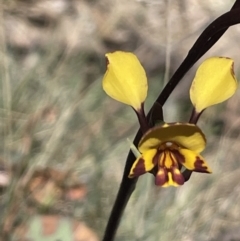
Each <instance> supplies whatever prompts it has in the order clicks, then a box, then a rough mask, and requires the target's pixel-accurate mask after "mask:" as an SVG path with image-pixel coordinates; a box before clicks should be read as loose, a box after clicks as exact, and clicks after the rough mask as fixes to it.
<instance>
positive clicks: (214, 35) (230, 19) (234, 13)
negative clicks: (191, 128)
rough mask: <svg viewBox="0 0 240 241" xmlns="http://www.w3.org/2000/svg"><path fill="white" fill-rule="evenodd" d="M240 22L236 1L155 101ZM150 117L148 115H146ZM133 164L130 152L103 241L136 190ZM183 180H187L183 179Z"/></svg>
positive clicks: (109, 240)
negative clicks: (230, 28)
mask: <svg viewBox="0 0 240 241" xmlns="http://www.w3.org/2000/svg"><path fill="white" fill-rule="evenodd" d="M239 22H240V0H236V1H235V3H234V5H233V7H232V10H231V11H229V12H227V13H226V14H223V15H222V16H220V17H219V18H218V19H216V20H215V21H213V22H212V23H211V24H210V25H209V26H208V27H207V28H206V29H205V30H204V31H203V33H202V34H201V35H200V37H199V38H198V39H197V41H196V42H195V44H194V45H193V47H192V48H191V49H190V51H189V53H188V55H187V56H186V58H185V59H184V60H183V62H182V64H181V65H180V66H179V68H178V69H177V70H176V72H175V73H174V74H173V76H172V78H171V79H170V80H169V82H168V84H167V85H166V86H165V88H164V89H163V91H162V92H161V93H160V95H159V97H158V98H157V100H156V102H157V103H159V104H160V105H161V106H163V105H164V103H165V102H166V100H167V99H168V97H169V96H170V94H171V93H172V91H173V90H174V88H175V87H176V86H177V84H178V83H179V82H180V80H181V79H182V77H183V76H184V75H185V74H186V73H187V71H188V70H189V69H190V68H191V67H192V66H193V65H194V64H195V63H196V62H197V61H198V59H200V58H201V57H202V56H203V55H204V54H205V53H206V52H207V51H208V50H209V49H210V48H211V47H212V46H213V45H214V44H215V43H216V42H217V41H218V40H219V39H220V37H221V36H222V35H223V34H224V33H225V32H226V30H227V29H228V27H230V26H232V25H234V24H237V23H239ZM148 117H149V115H148ZM141 137H142V132H141V131H138V133H137V135H136V137H135V139H134V145H136V146H137V145H138V142H139V140H140V139H141ZM134 161H135V157H134V155H133V153H132V152H131V151H130V152H129V154H128V157H127V160H126V165H125V169H124V173H123V178H122V182H121V184H120V188H119V191H118V194H117V198H116V200H115V203H114V206H113V209H112V212H111V214H110V217H109V220H108V223H107V227H106V230H105V233H104V237H103V239H102V241H113V240H114V237H115V234H116V231H117V228H118V225H119V223H120V220H121V217H122V214H123V211H124V209H125V207H126V205H127V202H128V200H129V198H130V196H131V194H132V192H133V191H134V189H135V186H136V183H137V178H133V179H129V178H128V174H129V172H130V169H131V167H132V165H133V162H134ZM185 180H186V179H185Z"/></svg>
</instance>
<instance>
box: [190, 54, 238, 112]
mask: <svg viewBox="0 0 240 241" xmlns="http://www.w3.org/2000/svg"><path fill="white" fill-rule="evenodd" d="M236 89H237V80H236V78H235V75H234V71H233V60H232V59H230V58H224V57H212V58H209V59H207V60H205V61H204V62H203V63H202V64H201V65H200V66H199V68H198V70H197V72H196V76H195V78H194V80H193V82H192V86H191V88H190V99H191V101H192V104H193V105H194V107H195V109H196V111H197V112H201V111H202V110H204V109H205V108H207V107H209V106H211V105H215V104H218V103H221V102H223V101H225V100H227V99H228V98H230V97H231V96H232V95H233V94H234V93H235V91H236Z"/></svg>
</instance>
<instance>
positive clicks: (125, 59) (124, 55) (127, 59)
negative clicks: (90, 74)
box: [102, 51, 148, 111]
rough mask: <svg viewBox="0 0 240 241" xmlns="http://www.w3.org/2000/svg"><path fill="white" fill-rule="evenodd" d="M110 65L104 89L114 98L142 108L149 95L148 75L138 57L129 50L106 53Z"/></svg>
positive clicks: (137, 109) (135, 107) (105, 76)
mask: <svg viewBox="0 0 240 241" xmlns="http://www.w3.org/2000/svg"><path fill="white" fill-rule="evenodd" d="M106 57H107V60H108V65H107V71H106V73H105V75H104V77H103V83H102V84H103V89H104V91H105V92H106V93H107V94H108V95H109V96H110V97H112V98H113V99H115V100H117V101H120V102H122V103H124V104H127V105H130V106H132V107H133V108H134V109H135V110H136V111H139V110H141V108H142V104H143V102H144V101H145V99H146V97H147V90H148V84H147V77H146V73H145V70H144V69H143V67H142V65H141V63H140V62H139V60H138V58H137V57H136V56H135V55H134V54H132V53H128V52H122V51H116V52H114V53H108V54H106Z"/></svg>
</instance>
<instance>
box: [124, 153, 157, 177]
mask: <svg viewBox="0 0 240 241" xmlns="http://www.w3.org/2000/svg"><path fill="white" fill-rule="evenodd" d="M156 154H157V150H156V149H151V150H148V151H146V152H145V153H143V155H142V156H140V157H139V158H137V160H136V161H135V162H134V163H133V166H132V168H131V171H130V173H129V176H128V177H129V178H131V177H138V176H140V175H142V174H144V173H146V172H149V171H151V170H152V169H153V168H154V165H155V163H154V160H153V159H154V156H155V155H156Z"/></svg>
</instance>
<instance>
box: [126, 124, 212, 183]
mask: <svg viewBox="0 0 240 241" xmlns="http://www.w3.org/2000/svg"><path fill="white" fill-rule="evenodd" d="M205 146H206V139H205V136H204V134H203V133H202V131H201V130H200V129H199V127H197V126H196V125H194V124H189V123H173V124H164V125H162V126H156V127H154V128H152V129H150V130H149V131H148V132H147V133H146V134H145V135H144V136H143V137H142V139H141V140H140V142H139V145H138V149H139V151H140V152H141V153H142V154H141V156H140V157H138V158H137V159H136V161H135V162H134V164H133V166H132V168H131V171H130V174H129V178H133V177H138V176H140V175H142V174H144V173H146V172H151V173H153V174H154V175H155V184H156V185H158V186H162V187H167V186H179V185H183V184H184V182H185V180H184V177H183V175H182V173H181V171H180V170H181V167H182V166H184V167H185V168H186V169H188V170H192V171H195V172H203V173H211V170H210V168H209V167H208V165H207V163H206V161H205V160H204V158H203V157H202V156H201V155H200V154H199V153H200V152H201V151H203V149H204V148H205Z"/></svg>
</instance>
